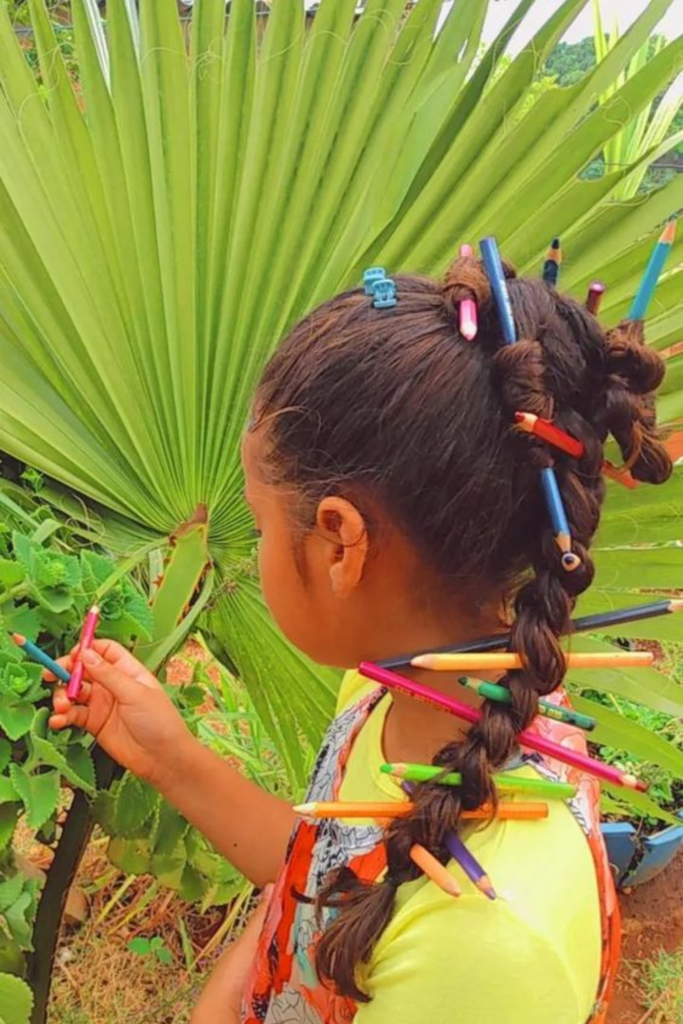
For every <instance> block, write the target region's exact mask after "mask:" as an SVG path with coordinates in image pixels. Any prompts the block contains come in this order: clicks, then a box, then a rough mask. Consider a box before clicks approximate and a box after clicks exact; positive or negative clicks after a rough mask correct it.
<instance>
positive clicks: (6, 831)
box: [0, 803, 20, 852]
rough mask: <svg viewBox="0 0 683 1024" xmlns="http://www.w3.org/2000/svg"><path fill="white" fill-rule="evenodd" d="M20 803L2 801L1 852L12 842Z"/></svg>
mask: <svg viewBox="0 0 683 1024" xmlns="http://www.w3.org/2000/svg"><path fill="white" fill-rule="evenodd" d="M19 810H20V804H19V803H15V804H5V803H0V852H2V851H3V850H5V849H6V848H7V847H8V846H9V844H10V843H11V842H12V836H13V835H14V829H15V828H16V825H17V821H18V820H19Z"/></svg>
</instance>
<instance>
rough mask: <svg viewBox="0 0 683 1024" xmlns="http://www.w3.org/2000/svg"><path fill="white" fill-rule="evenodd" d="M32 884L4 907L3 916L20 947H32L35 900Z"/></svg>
mask: <svg viewBox="0 0 683 1024" xmlns="http://www.w3.org/2000/svg"><path fill="white" fill-rule="evenodd" d="M33 888H35V886H32V887H31V889H29V890H28V891H26V890H25V891H24V892H22V893H21V895H20V896H19V897H18V899H16V900H15V901H14V903H12V905H11V906H9V907H7V908H6V909H5V911H4V912H3V913H4V918H5V921H6V923H7V927H8V928H9V932H10V935H11V936H12V938H13V939H14V941H15V942H16V943H17V945H18V946H19V948H20V949H23V950H27V951H28V950H31V949H33V918H34V912H35V901H34V895H33V891H32V889H33Z"/></svg>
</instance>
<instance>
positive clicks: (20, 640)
mask: <svg viewBox="0 0 683 1024" xmlns="http://www.w3.org/2000/svg"><path fill="white" fill-rule="evenodd" d="M12 640H13V641H14V643H15V644H16V645H17V647H21V649H22V651H23V652H24V654H25V655H26V657H27V658H30V659H31V661H35V662H37V663H38V664H39V665H42V666H43V667H44V668H47V669H49V670H50V672H52V674H53V676H57V678H58V679H61V680H62V682H63V683H68V682H69V680H70V679H71V676H70V675H69V673H68V672H67V671H66V669H65V668H62V666H61V665H60V664H59V662H58V661H55V660H54V658H51V657H50V655H49V654H47V653H46V652H45V651H44V650H43V649H42V647H39V646H38V644H34V643H33V641H32V640H27V639H26V637H25V636H22V635H21V633H12Z"/></svg>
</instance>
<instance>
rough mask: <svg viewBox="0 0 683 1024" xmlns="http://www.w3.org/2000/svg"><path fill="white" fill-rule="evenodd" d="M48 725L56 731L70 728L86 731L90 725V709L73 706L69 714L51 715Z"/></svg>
mask: <svg viewBox="0 0 683 1024" xmlns="http://www.w3.org/2000/svg"><path fill="white" fill-rule="evenodd" d="M48 724H49V726H50V728H51V729H55V730H59V729H66V728H68V727H69V726H75V727H76V728H77V729H85V727H86V726H87V724H88V709H87V708H86V707H83V705H82V704H72V705H71V707H70V708H69V710H68V711H67V712H65V713H62V714H55V715H51V716H50V718H49V720H48Z"/></svg>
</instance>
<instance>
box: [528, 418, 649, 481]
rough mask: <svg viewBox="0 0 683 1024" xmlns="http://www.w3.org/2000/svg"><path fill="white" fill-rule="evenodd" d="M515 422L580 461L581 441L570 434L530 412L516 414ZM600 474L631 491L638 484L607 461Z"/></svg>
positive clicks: (626, 473) (623, 471) (625, 470)
mask: <svg viewBox="0 0 683 1024" xmlns="http://www.w3.org/2000/svg"><path fill="white" fill-rule="evenodd" d="M515 422H516V424H517V427H518V429H519V430H523V431H525V433H527V434H535V435H536V437H540V438H541V440H542V441H546V442H547V443H548V444H551V445H552V446H553V447H554V448H557V449H559V450H560V451H562V452H565V454H567V455H571V456H572V457H573V458H575V459H580V458H581V457H582V455H583V453H584V451H585V448H584V446H583V444H582V443H581V441H578V440H577V439H576V438H575V437H572V436H571V434H568V433H567V432H566V431H565V430H561V429H560V428H559V427H556V426H555V424H554V423H551V422H550V420H544V419H542V417H540V416H534V414H533V413H531V412H516V413H515ZM602 472H603V473H604V474H605V476H608V477H610V479H612V480H616V481H617V483H620V484H623V486H624V487H629V488H630V489H633V488H635V487H637V486H638V482H637V481H636V480H634V479H633V477H632V476H631V474H630V473H629V471H628V470H627V469H617V468H616V466H613V465H612V463H611V462H608V461H607V460H605V461H604V462H603V464H602Z"/></svg>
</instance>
